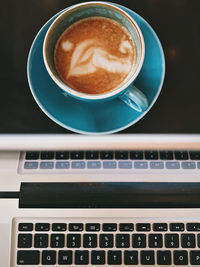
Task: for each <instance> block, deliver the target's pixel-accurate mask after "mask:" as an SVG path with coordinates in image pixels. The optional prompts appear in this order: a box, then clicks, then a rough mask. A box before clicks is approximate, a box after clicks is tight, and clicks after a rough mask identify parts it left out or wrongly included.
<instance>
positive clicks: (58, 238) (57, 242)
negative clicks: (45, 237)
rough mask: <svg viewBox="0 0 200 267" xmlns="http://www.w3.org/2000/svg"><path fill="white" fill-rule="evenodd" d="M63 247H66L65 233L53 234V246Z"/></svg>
mask: <svg viewBox="0 0 200 267" xmlns="http://www.w3.org/2000/svg"><path fill="white" fill-rule="evenodd" d="M63 247H64V234H52V235H51V248H63Z"/></svg>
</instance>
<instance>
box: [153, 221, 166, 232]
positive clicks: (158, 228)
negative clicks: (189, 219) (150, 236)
mask: <svg viewBox="0 0 200 267" xmlns="http://www.w3.org/2000/svg"><path fill="white" fill-rule="evenodd" d="M153 230H154V231H155V232H165V231H167V230H168V226H167V223H154V224H153Z"/></svg>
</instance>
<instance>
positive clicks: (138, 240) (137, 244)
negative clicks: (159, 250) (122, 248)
mask: <svg viewBox="0 0 200 267" xmlns="http://www.w3.org/2000/svg"><path fill="white" fill-rule="evenodd" d="M132 247H133V248H146V235H145V234H133V235H132Z"/></svg>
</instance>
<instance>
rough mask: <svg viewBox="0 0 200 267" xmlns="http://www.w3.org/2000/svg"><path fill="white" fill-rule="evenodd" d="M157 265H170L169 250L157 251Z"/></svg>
mask: <svg viewBox="0 0 200 267" xmlns="http://www.w3.org/2000/svg"><path fill="white" fill-rule="evenodd" d="M157 263H158V264H159V265H171V264H172V259H171V251H169V250H162V251H160V250H158V251H157Z"/></svg>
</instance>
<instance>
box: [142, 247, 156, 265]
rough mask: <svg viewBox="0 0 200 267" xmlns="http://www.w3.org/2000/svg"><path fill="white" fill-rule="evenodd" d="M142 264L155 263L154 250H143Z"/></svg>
mask: <svg viewBox="0 0 200 267" xmlns="http://www.w3.org/2000/svg"><path fill="white" fill-rule="evenodd" d="M140 257H141V264H143V265H154V264H155V255H154V251H150V250H146V251H144V250H143V251H141V254H140Z"/></svg>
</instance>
